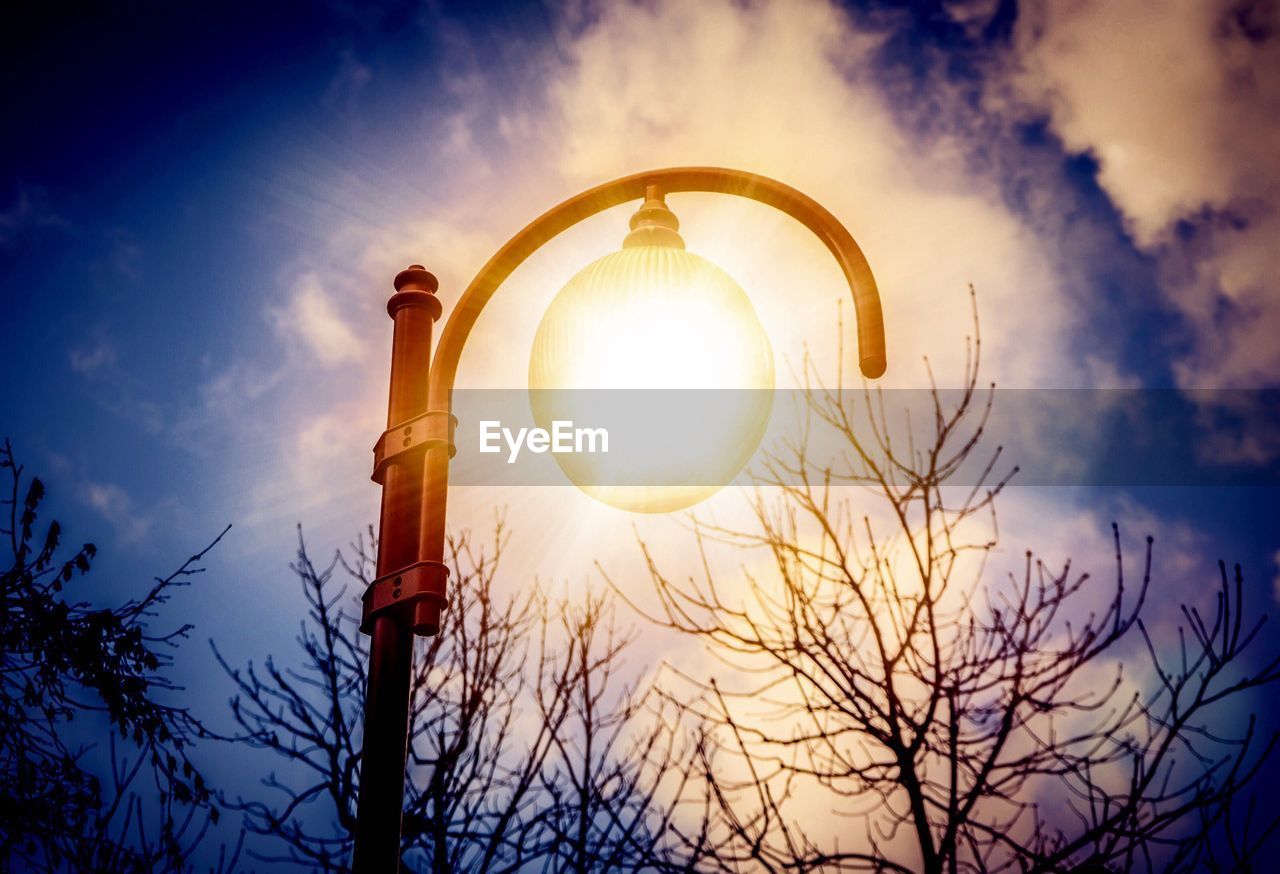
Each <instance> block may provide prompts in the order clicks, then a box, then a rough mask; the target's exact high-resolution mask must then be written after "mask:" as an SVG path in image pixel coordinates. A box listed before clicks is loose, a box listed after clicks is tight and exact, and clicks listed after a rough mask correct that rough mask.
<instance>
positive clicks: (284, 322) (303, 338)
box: [269, 273, 364, 367]
mask: <svg viewBox="0 0 1280 874" xmlns="http://www.w3.org/2000/svg"><path fill="white" fill-rule="evenodd" d="M269 314H270V318H271V323H272V325H273V327H274V328H275V330H276V332H277V333H278V334H280V336H282V337H284V338H286V339H288V340H291V341H295V342H297V343H299V344H301V345H302V346H303V347H304V348H305V349H306V350H307V351H309V352H310V353H311V355H312V356H313V357H314V359H315V360H317V361H319V362H320V363H321V364H322V365H324V366H326V367H334V366H337V365H339V364H346V363H350V362H353V361H359V360H360V359H361V358H362V357H363V355H364V348H363V346H362V345H361V343H360V340H359V339H358V338H357V337H356V335H355V333H354V332H353V331H352V330H351V328H350V326H348V324H347V323H346V322H345V321H344V320H343V318H342V316H341V315H340V313H339V311H338V309H337V308H336V307H335V306H334V304H333V301H332V300H331V299H330V297H329V294H328V293H327V292H326V291H325V289H324V286H323V285H321V283H320V280H319V279H318V278H317V277H316V275H315V274H313V273H307V274H303V275H302V276H300V277H299V279H298V283H297V285H296V286H295V288H294V289H293V291H292V293H291V294H290V297H289V301H288V303H287V304H286V305H285V306H283V307H278V308H272V309H270V310H269Z"/></svg>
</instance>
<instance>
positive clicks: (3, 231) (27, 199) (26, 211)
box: [0, 183, 71, 249]
mask: <svg viewBox="0 0 1280 874" xmlns="http://www.w3.org/2000/svg"><path fill="white" fill-rule="evenodd" d="M50 229H54V230H62V231H68V230H70V229H71V224H70V222H68V221H67V220H66V219H65V218H64V217H63V216H61V215H60V214H58V212H56V211H55V210H54V208H53V205H52V204H51V202H50V198H49V194H48V192H47V191H45V189H43V188H41V187H39V186H34V187H29V186H25V185H22V184H21V183H19V184H18V190H17V193H16V194H15V195H14V199H13V202H12V203H11V204H10V205H9V206H7V207H6V208H4V209H2V210H0V249H9V248H13V247H15V246H18V245H19V244H20V243H21V242H22V240H23V239H24V238H25V237H26V236H27V235H28V234H32V233H36V232H39V231H43V230H50Z"/></svg>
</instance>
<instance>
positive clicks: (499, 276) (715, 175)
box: [428, 167, 885, 411]
mask: <svg viewBox="0 0 1280 874" xmlns="http://www.w3.org/2000/svg"><path fill="white" fill-rule="evenodd" d="M647 185H657V186H658V188H659V189H660V190H661V191H662V193H663V194H676V193H680V192H691V191H696V192H708V193H712V194H734V195H737V196H738V197H746V198H749V199H751V200H755V201H759V202H760V203H763V204H767V205H768V206H772V207H775V208H777V209H780V210H782V211H783V212H785V213H786V214H787V215H789V216H791V217H792V218H794V219H796V220H797V221H799V222H800V223H801V224H803V225H804V226H805V227H807V228H808V229H809V230H811V231H813V233H814V234H816V235H817V237H818V239H820V240H822V242H823V243H825V244H826V246H827V248H828V249H830V250H831V254H832V255H834V256H835V258H836V262H837V263H838V264H839V265H840V270H841V271H842V272H843V273H844V277H845V279H846V280H847V281H848V283H849V290H850V291H852V292H853V304H854V310H855V312H856V314H857V321H858V365H859V367H860V369H861V370H862V374H863V375H864V376H866V377H867V378H868V379H875V378H876V377H878V376H880V375H881V374H883V373H884V369H885V351H884V316H883V314H882V313H881V310H880V293H879V292H878V291H877V290H876V281H875V278H874V277H873V276H872V275H871V267H870V265H868V264H867V259H866V256H865V255H863V254H862V250H861V249H860V248H858V244H857V243H856V242H854V239H853V235H852V234H850V233H849V231H848V230H847V229H846V228H845V227H844V225H842V224H840V222H839V220H837V219H836V217H835V216H833V215H832V214H831V213H830V212H828V211H827V209H826V208H825V207H823V206H822V205H821V204H820V203H818V202H817V201H816V200H814V199H813V198H811V197H809V196H808V195H805V194H802V193H800V192H799V191H797V190H796V189H794V188H792V187H791V186H789V185H784V184H782V183H781V182H778V181H776V180H774V179H770V178H769V177H767V176H760V175H757V174H755V173H746V172H743V171H742V170H728V169H725V168H723V167H670V168H667V169H665V170H649V171H647V172H644V173H635V174H633V175H631V176H623V177H622V178H621V179H615V180H613V181H612V182H606V183H605V184H603V185H597V186H596V187H595V188H592V189H589V190H587V191H584V192H583V193H581V194H579V195H578V196H576V197H571V198H569V199H568V200H566V201H564V202H563V203H561V204H559V205H558V206H554V207H552V208H551V209H549V210H547V211H546V212H544V213H543V214H542V215H540V216H538V217H537V218H536V219H534V220H533V221H532V222H530V223H529V224H528V226H526V227H525V228H524V230H522V231H520V233H518V234H516V235H515V236H514V237H512V238H511V239H510V240H508V241H507V244H506V245H505V246H503V247H502V248H501V249H499V250H498V251H497V253H496V254H495V255H494V256H493V257H492V258H490V259H489V262H488V263H487V264H485V265H484V267H482V268H481V269H480V272H479V273H478V274H477V275H476V278H475V279H473V280H471V284H470V285H468V286H467V289H466V291H464V292H463V293H462V297H461V298H460V299H459V300H458V303H457V304H456V305H455V306H454V308H453V313H452V315H451V316H450V317H449V321H448V323H447V324H446V325H445V326H444V331H443V332H441V334H440V345H439V348H438V349H437V351H436V354H435V357H434V358H433V359H432V362H431V369H430V393H429V402H428V407H429V409H431V410H444V411H449V410H450V409H451V408H452V394H453V381H454V377H455V375H456V374H457V370H458V359H459V357H460V356H461V355H462V347H463V345H464V344H465V343H466V340H467V337H468V336H469V335H470V333H471V329H472V327H474V326H475V323H476V319H478V318H479V317H480V312H481V311H482V310H483V309H484V307H485V304H487V303H488V302H489V299H490V298H491V297H493V294H494V292H496V291H497V290H498V287H499V286H500V285H502V283H503V282H505V281H506V279H507V277H508V276H510V275H511V274H512V273H513V272H514V271H515V269H516V268H517V267H519V266H520V265H521V264H522V263H524V261H525V259H527V258H528V257H529V256H530V255H532V254H533V253H534V252H535V251H537V250H538V249H539V248H541V247H542V246H543V244H545V243H546V242H547V241H549V240H551V239H552V238H553V237H555V236H556V235H557V234H559V233H561V232H562V231H565V230H567V229H569V228H570V227H572V226H574V225H576V224H577V223H578V222H580V221H582V220H583V219H586V218H589V217H591V216H593V215H595V214H596V213H598V212H603V211H604V210H606V209H609V208H611V207H614V206H618V205H620V204H623V203H627V202H628V201H632V200H641V199H643V198H644V196H645V187H646V186H647Z"/></svg>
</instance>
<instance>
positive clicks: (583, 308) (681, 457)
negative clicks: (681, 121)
mask: <svg viewBox="0 0 1280 874" xmlns="http://www.w3.org/2000/svg"><path fill="white" fill-rule="evenodd" d="M678 229H679V222H678V220H677V219H676V217H675V215H674V214H672V212H671V211H670V210H669V209H668V208H667V206H666V203H665V202H664V200H663V198H662V195H661V194H660V193H658V192H657V191H656V189H654V188H652V187H651V188H650V189H649V191H648V192H647V195H646V199H645V202H644V204H643V205H642V206H641V207H640V209H639V211H637V212H636V214H635V215H634V216H633V217H632V219H631V233H630V234H628V235H627V238H626V240H625V241H624V242H623V247H622V249H621V250H620V251H618V252H613V253H611V254H609V255H606V256H604V257H603V258H600V259H599V260H597V261H595V262H594V263H592V264H590V265H588V266H587V267H586V268H584V269H583V270H582V271H581V272H580V273H578V274H577V275H576V276H575V277H573V279H571V280H570V281H569V283H568V284H567V285H566V286H565V287H564V289H562V290H561V291H560V293H559V294H558V295H556V297H555V299H554V300H552V302H551V305H550V306H549V307H548V308H547V311H546V313H545V314H544V315H543V318H542V322H541V323H540V324H539V325H538V330H537V333H536V335H535V337H534V341H533V352H532V354H531V356H530V360H529V387H530V389H531V391H530V404H531V407H532V408H533V415H534V419H535V421H536V422H537V424H538V425H539V426H540V427H542V428H547V429H550V428H551V427H552V423H554V422H556V421H566V422H573V423H574V425H591V424H596V422H594V421H593V419H599V418H600V417H601V415H602V414H603V413H604V412H605V411H606V408H607V411H608V413H610V414H612V415H611V418H610V416H606V418H610V420H611V421H613V422H615V423H617V422H621V423H622V424H623V430H625V432H626V433H625V434H617V433H614V434H612V435H611V439H612V441H613V443H614V446H615V447H618V444H619V443H627V444H628V447H629V451H628V447H619V448H621V449H622V450H623V451H621V452H620V453H615V454H612V455H611V454H610V453H607V452H606V453H594V454H593V453H565V454H557V455H555V456H554V458H555V460H556V462H557V463H558V464H559V465H560V468H561V469H562V470H563V471H564V473H565V475H566V476H567V477H568V478H569V479H570V481H572V482H573V483H574V484H575V485H577V486H578V487H579V488H581V489H582V490H583V491H585V492H586V493H587V494H589V495H591V496H592V497H595V498H596V499H598V500H600V501H602V502H604V503H606V504H609V505H611V506H613V507H617V508H619V509H622V510H628V511H632V512H639V513H667V512H672V511H675V510H681V509H684V508H686V507H690V506H692V505H694V504H696V503H698V502H700V501H702V500H705V499H706V498H708V497H710V496H711V495H713V494H715V493H716V492H717V491H719V490H720V489H721V488H723V487H724V486H725V485H726V484H727V483H729V482H730V481H731V480H733V478H734V477H735V476H737V475H738V473H739V472H740V471H741V470H742V468H743V466H744V465H745V464H746V463H747V461H749V460H750V458H751V456H752V455H753V454H754V453H755V450H756V447H757V446H758V445H759V443H760V439H761V437H762V436H763V434H764V431H765V429H766V427H767V426H768V422H769V415H770V412H771V410H772V404H773V391H772V390H773V386H774V368H773V351H772V348H771V347H770V344H769V338H768V336H767V335H766V333H765V331H764V327H763V326H762V325H761V323H760V319H759V317H758V316H757V315H756V312H755V309H754V308H753V307H752V306H751V301H750V299H749V298H748V297H747V295H746V293H745V292H744V291H743V290H742V288H741V287H740V286H739V285H738V284H737V283H736V282H734V280H733V279H732V278H731V277H730V276H729V275H728V274H727V273H725V272H724V271H723V270H721V269H720V268H719V267H717V266H716V265H715V264H712V263H711V262H710V261H708V260H706V259H705V258H702V257H700V256H698V255H695V254H693V253H692V252H688V251H686V250H685V247H684V240H683V239H682V238H681V237H680V235H679V233H678ZM618 390H637V391H633V392H630V393H628V392H627V391H618ZM626 438H631V439H630V440H629V441H628V440H627V439H626ZM638 447H640V451H637V448H638Z"/></svg>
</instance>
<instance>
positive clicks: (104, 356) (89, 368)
mask: <svg viewBox="0 0 1280 874" xmlns="http://www.w3.org/2000/svg"><path fill="white" fill-rule="evenodd" d="M68 357H69V358H70V361H71V369H72V370H74V371H75V372H76V373H81V374H85V375H89V374H93V373H97V372H98V371H100V370H102V369H103V368H113V367H115V365H116V359H117V354H116V347H115V346H114V345H113V344H112V343H110V342H109V341H107V340H104V339H99V340H98V341H97V342H95V343H93V344H92V345H90V346H81V347H78V348H75V349H72V350H71V351H70V353H69V356H68Z"/></svg>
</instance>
